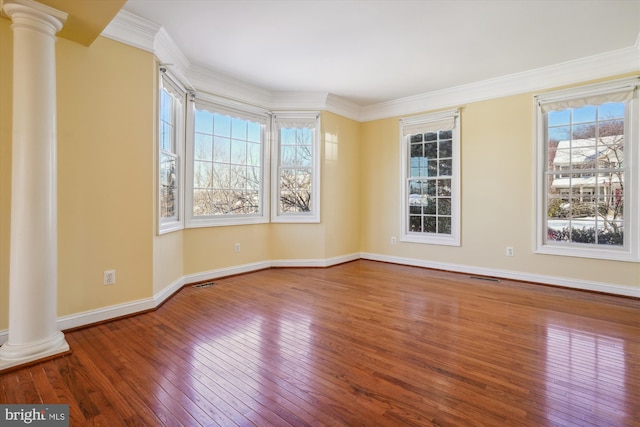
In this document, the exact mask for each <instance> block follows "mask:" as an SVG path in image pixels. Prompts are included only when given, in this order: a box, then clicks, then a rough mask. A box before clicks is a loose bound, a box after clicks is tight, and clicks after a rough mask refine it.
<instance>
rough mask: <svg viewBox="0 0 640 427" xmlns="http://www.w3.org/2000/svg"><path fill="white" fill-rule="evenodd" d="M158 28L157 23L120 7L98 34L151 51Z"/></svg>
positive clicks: (152, 50)
mask: <svg viewBox="0 0 640 427" xmlns="http://www.w3.org/2000/svg"><path fill="white" fill-rule="evenodd" d="M159 30H160V26H159V25H158V24H155V23H153V22H151V21H148V20H146V19H144V18H141V17H139V16H138V15H134V14H133V13H131V12H127V11H126V10H124V9H120V11H119V12H118V14H117V15H116V16H115V17H114V18H113V20H112V21H111V22H110V23H109V25H107V27H106V28H105V29H104V30H103V31H102V34H100V35H101V36H104V37H107V38H109V39H112V40H115V41H117V42H120V43H124V44H126V45H129V46H133V47H136V48H138V49H142V50H145V51H147V52H151V53H153V52H154V47H155V46H154V44H155V37H156V35H157V34H158V31H159Z"/></svg>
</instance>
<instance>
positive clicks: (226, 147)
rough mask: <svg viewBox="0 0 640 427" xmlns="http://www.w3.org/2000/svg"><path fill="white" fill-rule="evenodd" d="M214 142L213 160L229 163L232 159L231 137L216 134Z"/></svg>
mask: <svg viewBox="0 0 640 427" xmlns="http://www.w3.org/2000/svg"><path fill="white" fill-rule="evenodd" d="M213 143H214V146H213V160H215V161H216V162H225V163H229V162H230V161H231V139H229V138H223V137H220V136H216V137H214V139H213Z"/></svg>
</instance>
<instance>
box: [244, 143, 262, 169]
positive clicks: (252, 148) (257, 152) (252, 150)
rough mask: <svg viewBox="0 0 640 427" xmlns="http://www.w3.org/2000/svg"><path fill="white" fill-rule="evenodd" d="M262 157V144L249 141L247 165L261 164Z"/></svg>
mask: <svg viewBox="0 0 640 427" xmlns="http://www.w3.org/2000/svg"><path fill="white" fill-rule="evenodd" d="M261 159H262V152H261V146H260V144H256V143H249V144H248V145H247V165H249V166H260V164H261V163H262V162H261Z"/></svg>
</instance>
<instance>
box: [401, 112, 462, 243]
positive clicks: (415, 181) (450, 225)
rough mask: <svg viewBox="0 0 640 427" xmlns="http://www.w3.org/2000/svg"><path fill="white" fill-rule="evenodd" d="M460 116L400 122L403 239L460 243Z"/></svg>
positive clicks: (429, 116)
mask: <svg viewBox="0 0 640 427" xmlns="http://www.w3.org/2000/svg"><path fill="white" fill-rule="evenodd" d="M459 120H460V114H459V111H458V110H452V111H444V112H439V113H434V114H427V115H421V116H415V117H408V118H403V119H401V120H400V140H401V158H402V176H403V183H402V197H403V199H402V203H401V206H402V225H401V226H402V237H401V240H402V241H405V242H416V243H428V244H440V245H451V246H460V125H459Z"/></svg>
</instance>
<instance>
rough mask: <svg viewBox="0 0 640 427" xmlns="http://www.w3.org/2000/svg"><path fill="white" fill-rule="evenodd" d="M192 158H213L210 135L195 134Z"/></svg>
mask: <svg viewBox="0 0 640 427" xmlns="http://www.w3.org/2000/svg"><path fill="white" fill-rule="evenodd" d="M193 158H194V159H195V160H213V139H212V138H211V136H210V135H203V134H201V133H196V134H195V141H194V143H193Z"/></svg>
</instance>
